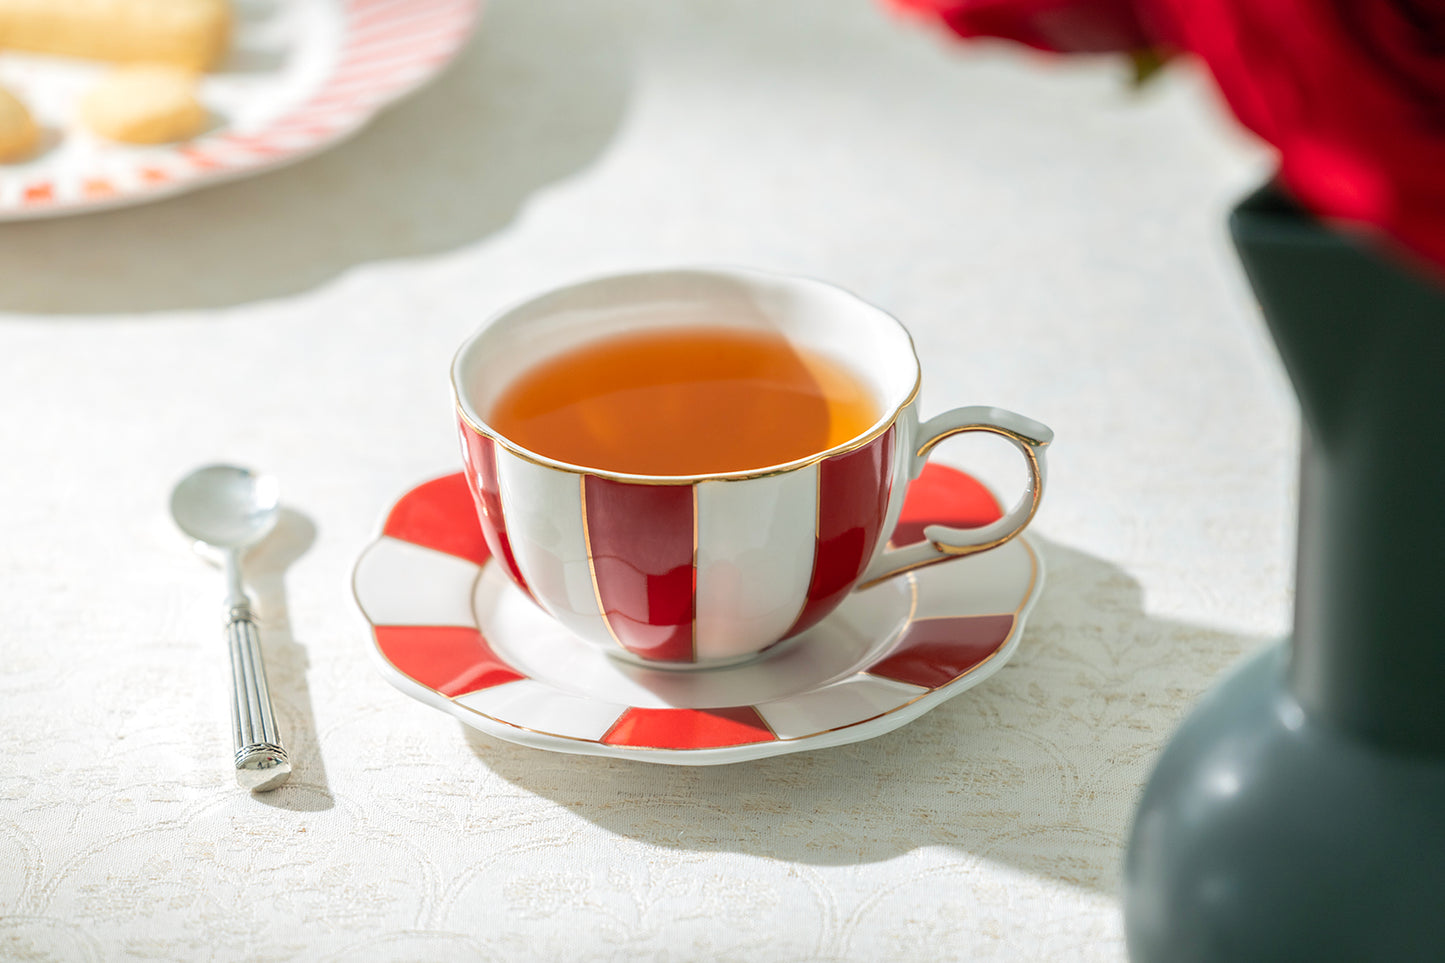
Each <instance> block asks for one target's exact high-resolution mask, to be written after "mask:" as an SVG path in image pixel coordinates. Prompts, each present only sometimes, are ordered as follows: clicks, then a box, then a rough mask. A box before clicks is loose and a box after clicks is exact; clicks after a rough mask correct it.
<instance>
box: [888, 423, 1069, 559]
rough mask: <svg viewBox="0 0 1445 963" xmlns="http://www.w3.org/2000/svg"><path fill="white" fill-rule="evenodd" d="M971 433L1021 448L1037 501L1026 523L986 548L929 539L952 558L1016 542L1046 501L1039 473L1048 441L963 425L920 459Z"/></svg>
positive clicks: (929, 444)
mask: <svg viewBox="0 0 1445 963" xmlns="http://www.w3.org/2000/svg"><path fill="white" fill-rule="evenodd" d="M967 431H987V432H990V433H992V434H995V435H1002V436H1003V437H1005V438H1007V439H1009V440H1010V441H1012V442H1014V443H1015V444H1016V445H1018V448H1019V450H1020V451H1022V452H1023V455H1024V459H1025V460H1026V461H1027V462H1028V463H1029V479H1030V481H1031V482H1032V485H1031V486H1030V487H1031V488H1032V490H1033V497H1032V498H1031V499H1030V500H1029V512H1028V514H1027V515H1025V516H1024V520H1023V521H1021V522H1019V523H1018V524H1017V525H1015V526H1014V528H1013V530H1012V531H1010V532H1009V533H1008V534H1006V535H1002V536H1000V537H998V538H995V539H993V540H992V541H988V542H984V543H983V544H982V545H948V544H945V543H943V542H935V541H933V540H932V539H929V542H930V544H932V545H933V547H934V548H936V549H938V550H939V551H940V552H943V553H944V554H945V555H947V556H949V557H950V558H957V557H960V556H963V555H977V554H978V553H979V552H986V551H988V550H989V549H991V548H998V547H999V546H1000V545H1002V544H1004V543H1005V542H1007V541H1009V540H1010V539H1012V538H1014V537H1015V536H1016V535H1018V533H1019V532H1022V531H1023V530H1024V529H1025V528H1027V527H1028V525H1029V522H1031V521H1033V520H1034V516H1035V515H1036V514H1038V511H1039V503H1040V502H1041V501H1042V500H1043V497H1044V479H1043V472H1042V471H1041V470H1040V469H1039V449H1041V448H1047V447H1048V445H1049V443H1048V442H1047V441H1039V440H1037V439H1035V438H1029V437H1027V436H1025V435H1021V434H1019V433H1018V432H1016V431H1010V430H1009V429H1007V428H1001V427H999V426H998V425H992V424H989V423H987V422H976V423H974V424H971V425H959V426H958V427H957V428H949V429H948V430H947V431H942V432H940V433H938V434H936V435H934V436H933V437H932V438H930V439H928V440H927V441H925V442H924V443H923V444H922V445H920V446H919V447H918V457H919V458H923V457H925V456H926V455H927V454H928V453H929V452H930V451H932V450H933V448H934V446H935V445H937V444H938V443H939V442H941V441H945V440H946V439H949V438H952V437H953V436H954V435H961V434H963V433H964V432H967ZM915 567H916V566H915Z"/></svg>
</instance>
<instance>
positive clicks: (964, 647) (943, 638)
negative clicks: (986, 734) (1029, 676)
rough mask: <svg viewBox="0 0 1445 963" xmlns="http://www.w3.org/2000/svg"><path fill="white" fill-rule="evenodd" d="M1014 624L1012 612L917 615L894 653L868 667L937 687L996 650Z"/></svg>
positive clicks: (876, 672)
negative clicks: (916, 618)
mask: <svg viewBox="0 0 1445 963" xmlns="http://www.w3.org/2000/svg"><path fill="white" fill-rule="evenodd" d="M1013 627H1014V617H1013V616H1012V615H974V616H968V617H965V618H956V619H947V618H944V619H920V620H919V621H917V622H914V623H913V624H912V625H910V626H909V627H908V631H906V632H905V633H904V634H903V638H902V639H900V640H899V642H898V647H897V648H896V649H895V650H894V651H893V654H892V655H890V656H888V658H886V659H883V660H882V661H881V662H878V663H877V664H875V665H874V666H872V667H871V668H870V669H869V670H868V671H869V673H870V674H872V675H880V676H883V677H884V678H885V679H894V680H896V681H898V682H911V683H912V684H914V685H921V686H923V687H924V688H928V689H937V688H938V687H939V686H941V685H947V684H948V683H950V682H952V681H953V680H954V679H957V678H958V677H959V676H961V675H963V674H964V673H966V672H968V671H969V670H970V669H972V668H973V667H974V666H976V665H978V664H979V663H981V662H983V661H984V660H985V659H987V658H988V657H989V656H991V655H993V654H994V653H995V652H997V651H998V650H999V649H1000V648H1001V647H1002V646H1003V644H1004V643H1005V642H1007V641H1008V637H1009V633H1010V632H1012V631H1013Z"/></svg>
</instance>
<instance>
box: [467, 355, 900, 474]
mask: <svg viewBox="0 0 1445 963" xmlns="http://www.w3.org/2000/svg"><path fill="white" fill-rule="evenodd" d="M880 414H881V408H880V406H879V404H878V402H877V401H876V400H874V398H873V397H872V395H871V393H870V392H869V390H868V388H867V387H866V386H865V385H864V383H863V382H862V380H861V379H860V378H858V377H857V376H856V375H854V374H853V373H852V372H850V371H848V370H847V369H846V368H845V367H843V365H842V364H840V363H839V362H837V361H835V360H833V359H831V358H828V357H825V356H824V355H822V354H820V353H818V352H815V351H810V350H808V349H807V348H805V347H803V346H801V345H797V344H794V343H792V342H790V341H788V339H786V338H785V337H783V336H782V335H781V334H779V333H777V332H774V331H768V330H749V329H735V328H724V327H700V328H694V327H683V328H661V329H652V330H644V331H633V332H626V333H622V334H614V335H612V336H610V337H606V338H601V339H598V340H595V341H591V342H588V343H586V344H582V345H579V346H577V347H574V348H572V349H570V350H568V351H565V352H563V353H561V354H558V355H556V356H554V357H552V358H549V359H546V360H544V361H542V362H540V363H538V364H535V365H533V366H532V367H530V368H528V369H526V370H525V371H523V372H522V373H521V374H519V375H518V376H517V377H516V379H515V380H514V381H512V382H511V384H509V385H508V386H507V388H506V389H505V390H504V391H503V392H502V393H501V394H500V396H499V397H498V398H497V399H496V401H495V402H494V403H493V405H492V409H491V412H490V421H491V424H492V425H493V426H494V427H495V428H496V429H497V430H498V431H499V432H501V433H502V434H503V435H505V436H506V437H508V438H510V439H511V440H513V441H515V442H517V443H518V444H520V445H522V446H523V447H525V448H527V449H529V450H531V451H534V452H537V453H538V454H541V455H546V456H547V457H549V458H555V459H557V460H558V461H563V462H568V463H570V464H573V465H588V466H591V467H594V468H600V469H604V470H607V471H615V472H626V473H629V474H638V475H697V474H707V473H716V472H737V471H747V470H749V469H756V468H765V467H768V466H771V465H780V464H783V463H785V462H790V461H794V460H796V459H799V458H805V457H807V456H809V455H812V454H815V453H817V452H820V451H827V450H828V449H830V448H833V447H835V446H837V445H840V444H842V443H843V442H845V441H847V440H848V439H850V438H853V437H855V436H857V435H860V434H862V433H863V432H864V431H866V430H867V429H868V428H869V426H871V425H872V424H873V423H874V422H875V421H877V420H878V417H879V415H880Z"/></svg>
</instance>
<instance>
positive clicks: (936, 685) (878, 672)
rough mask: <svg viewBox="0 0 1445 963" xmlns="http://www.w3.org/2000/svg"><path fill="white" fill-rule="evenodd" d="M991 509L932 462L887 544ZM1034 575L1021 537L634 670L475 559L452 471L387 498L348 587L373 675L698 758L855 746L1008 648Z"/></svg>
mask: <svg viewBox="0 0 1445 963" xmlns="http://www.w3.org/2000/svg"><path fill="white" fill-rule="evenodd" d="M999 514H1000V510H999V506H998V502H997V501H996V500H995V499H994V497H993V496H992V494H990V493H989V491H988V490H987V489H986V488H984V487H983V486H982V485H981V484H980V483H979V482H977V481H976V480H974V479H973V478H972V477H970V476H969V475H966V474H964V473H962V472H960V471H957V470H954V469H951V468H947V467H944V466H942V465H933V464H930V465H928V466H927V467H926V468H925V469H924V472H923V474H922V475H921V476H920V477H919V478H918V480H916V481H915V482H914V483H913V485H912V486H911V487H910V489H909V492H908V498H907V501H906V502H905V503H904V506H903V512H902V516H901V517H900V520H899V524H898V527H897V528H896V529H895V530H894V535H893V541H894V543H895V544H906V543H908V542H913V541H919V540H920V539H921V538H922V529H923V525H924V523H934V522H941V523H943V524H949V525H978V524H981V523H983V522H986V521H989V520H991V519H993V518H996V517H998V516H999ZM1043 576H1044V573H1043V566H1042V563H1041V561H1040V559H1039V556H1038V553H1037V552H1036V551H1035V550H1034V548H1033V546H1032V545H1030V544H1029V543H1028V541H1027V540H1026V538H1024V537H1020V538H1017V539H1015V540H1014V541H1012V542H1009V543H1008V544H1006V545H1004V546H1002V547H1000V548H997V549H994V550H993V551H990V552H986V553H984V554H981V555H974V556H969V557H965V558H959V559H955V560H953V561H949V562H944V563H941V564H938V565H934V566H930V567H928V568H923V569H919V570H917V571H915V572H912V573H910V574H908V575H905V576H900V577H898V578H895V579H892V580H890V581H888V582H885V583H883V584H881V585H878V586H876V587H874V588H870V589H868V590H866V591H861V592H854V593H853V595H852V596H850V597H849V598H848V599H846V600H845V601H844V602H843V604H842V605H841V606H839V608H838V609H837V610H836V611H835V612H834V613H833V614H831V615H830V616H828V618H826V619H824V620H823V621H822V622H820V623H819V624H818V625H816V626H814V627H813V628H812V629H809V630H808V631H807V632H804V633H803V634H801V635H799V636H798V637H796V638H794V639H792V640H789V641H787V642H785V643H782V644H780V645H777V646H774V647H773V648H771V649H769V650H767V651H765V652H763V653H762V654H761V655H759V656H758V657H757V658H756V659H754V660H752V661H750V662H748V663H745V664H743V665H738V666H730V667H727V668H718V669H704V670H696V671H676V670H666V669H651V668H645V667H639V666H636V665H631V664H628V663H624V662H621V661H619V660H617V659H613V658H611V657H609V656H608V655H606V654H605V653H603V652H601V651H600V650H598V649H596V648H594V647H592V646H591V645H589V644H588V643H586V642H583V641H582V640H581V639H579V638H577V637H576V636H574V635H572V634H571V633H569V632H568V631H567V630H566V629H564V628H562V627H561V626H560V625H558V624H557V623H556V622H555V621H553V620H552V618H551V617H550V616H548V615H547V614H546V613H545V612H543V611H542V610H541V609H540V608H538V607H537V606H536V605H535V604H534V603H533V602H532V601H531V600H530V599H529V598H527V597H526V596H525V595H524V594H523V593H522V592H521V591H520V590H519V589H517V588H516V587H515V586H514V585H513V584H512V583H511V582H510V581H509V580H508V579H507V577H506V575H505V574H504V573H503V572H502V571H501V568H500V566H497V565H492V564H490V553H489V552H488V550H487V546H486V542H485V541H484V540H483V538H482V534H481V529H480V527H479V525H478V523H477V520H476V514H475V509H474V508H473V503H472V497H471V494H470V492H469V491H468V490H467V486H466V481H465V479H464V478H463V476H462V475H461V474H460V473H458V474H455V475H447V476H444V477H441V478H437V479H434V480H432V481H429V482H425V483H423V484H421V485H419V486H417V487H416V488H413V489H412V490H411V491H409V492H407V493H406V494H405V495H403V496H402V498H401V499H400V500H399V501H397V503H396V504H395V505H393V506H392V508H391V510H390V511H389V512H388V514H387V516H386V519H385V521H384V522H383V525H382V530H381V533H380V535H379V536H378V537H377V539H376V540H375V541H374V542H372V543H371V544H370V545H369V546H368V547H367V548H366V550H365V551H364V552H363V553H362V554H361V557H360V558H359V559H358V560H357V563H356V570H355V572H354V574H353V578H352V585H353V589H354V591H355V594H356V600H357V603H358V604H359V605H360V607H361V611H362V614H363V615H364V616H365V617H366V619H367V621H368V622H369V623H370V624H371V628H372V638H373V642H374V647H373V651H374V653H375V654H376V656H377V664H378V666H379V667H380V669H381V673H382V675H384V676H385V677H386V679H387V681H389V682H391V683H392V684H393V685H395V686H396V687H397V688H399V689H401V691H403V692H405V693H407V694H408V695H410V696H413V697H414V698H416V699H419V700H421V701H422V702H425V703H427V704H428V705H432V706H435V707H437V708H438V709H442V710H444V711H446V712H450V713H451V714H452V715H454V716H456V717H457V718H459V719H461V720H462V721H463V722H465V723H466V724H467V725H469V726H472V727H474V728H477V729H480V730H482V731H483V732H486V733H489V734H491V735H493V736H496V737H498V738H501V739H505V740H508V741H510V742H515V743H520V744H522V745H526V746H532V747H535V748H538V749H550V750H555V751H560V752H572V753H583V754H588V755H599V756H615V757H619V758H624V759H637V760H640V761H643V762H658V763H669V764H673V765H712V764H717V763H728V762H741V761H744V760H748V759H758V758H761V757H763V756H773V755H778V754H781V753H785V752H799V751H802V750H805V749H819V748H823V747H826V746H836V745H842V744H844V743H849V742H858V741H861V740H863V739H870V738H872V737H874V736H878V735H881V734H883V733H885V732H889V731H891V730H893V729H896V728H898V727H899V726H901V725H904V724H905V723H907V722H909V721H911V720H913V719H915V718H917V717H918V716H920V715H922V714H923V713H925V712H927V711H928V710H929V709H931V708H933V707H934V706H936V705H938V704H940V703H942V702H943V701H944V700H946V699H949V698H951V697H953V696H955V695H958V694H959V693H960V692H963V691H964V690H966V689H969V688H972V687H973V686H975V685H977V684H978V683H980V682H982V681H983V680H984V679H986V678H988V677H989V676H990V675H992V674H993V673H995V672H997V671H998V670H999V669H1000V668H1002V667H1003V665H1004V663H1005V662H1007V661H1008V659H1009V657H1010V656H1011V655H1012V654H1013V651H1014V649H1015V648H1017V646H1018V641H1019V636H1020V635H1021V634H1022V631H1023V625H1024V618H1025V616H1026V615H1027V614H1028V611H1029V609H1030V607H1031V606H1032V605H1033V603H1034V600H1035V599H1037V598H1038V594H1039V591H1040V589H1041V588H1042V586H1043Z"/></svg>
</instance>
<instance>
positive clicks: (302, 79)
mask: <svg viewBox="0 0 1445 963" xmlns="http://www.w3.org/2000/svg"><path fill="white" fill-rule="evenodd" d="M234 7H235V11H236V30H235V35H234V37H233V39H232V44H231V54H230V56H229V57H228V59H227V60H226V61H225V62H224V63H222V64H221V65H220V67H219V68H218V69H217V70H216V71H215V72H213V73H209V74H206V75H205V77H204V78H203V80H202V86H201V92H202V99H203V100H204V101H205V103H206V105H207V106H208V107H209V108H211V111H212V114H213V116H214V126H213V127H212V129H211V130H209V131H208V132H207V133H206V134H204V135H202V136H201V137H199V138H196V139H195V140H191V141H187V142H185V143H181V144H170V145H165V146H160V147H130V146H126V145H121V144H113V143H109V142H106V141H103V140H101V139H99V138H96V137H93V136H91V135H89V134H88V133H86V132H85V131H83V130H81V129H80V128H79V126H78V125H77V124H76V123H75V122H74V120H73V116H74V111H75V104H76V101H77V99H78V98H79V97H80V95H81V94H82V93H83V92H84V91H85V89H86V88H87V87H89V86H90V85H91V84H92V83H94V82H95V80H96V78H97V77H99V76H100V75H101V73H102V72H104V71H105V70H107V69H108V66H107V65H105V64H100V63H94V62H89V61H81V60H72V59H67V58H61V57H44V56H39V55H33V54H21V53H13V52H10V51H0V84H3V85H4V86H6V87H8V88H10V89H11V90H12V91H14V92H15V93H16V94H17V95H18V96H19V97H20V98H21V99H22V100H23V101H25V102H26V103H27V104H28V105H29V106H30V109H31V111H32V113H34V114H35V116H36V119H37V121H38V122H40V123H41V124H42V125H43V126H44V127H45V128H46V141H45V146H44V149H43V150H42V151H41V153H39V154H38V155H37V156H36V157H34V158H33V159H31V160H29V161H26V162H25V163H22V164H0V220H23V219H29V218H39V217H55V216H59V215H65V214H78V213H83V212H86V211H93V210H101V209H104V208H111V207H122V206H125V205H130V204H141V203H145V202H148V201H152V200H156V199H158V198H161V197H168V196H170V195H173V194H179V193H182V192H184V191H189V190H195V189H196V188H198V187H203V186H207V185H210V184H217V183H220V182H223V181H227V180H232V179H234V178H238V177H244V176H248V175H250V174H256V173H260V172H261V171H266V170H271V169H273V168H276V167H280V166H282V165H285V164H290V163H293V162H295V161H298V160H300V159H302V158H304V157H308V156H310V155H312V154H315V153H317V152H319V151H321V150H324V149H325V148H327V147H331V146H333V145H335V144H337V143H339V142H341V141H342V140H344V139H345V138H346V137H348V136H350V135H351V134H354V133H355V132H356V131H358V130H360V129H361V128H362V127H363V126H364V125H365V124H366V123H367V121H369V120H370V119H371V118H372V117H373V116H375V114H376V113H377V111H379V110H381V109H382V108H383V107H385V106H386V105H388V104H390V103H393V102H394V101H396V100H397V99H398V98H400V97H403V96H405V95H406V94H408V93H411V92H412V91H414V90H416V89H417V88H418V87H420V86H421V85H422V84H424V83H426V82H427V81H428V80H430V79H431V78H433V77H434V76H436V74H437V73H438V72H439V71H440V70H441V68H442V67H444V66H445V65H446V64H447V63H448V62H449V61H450V60H451V59H452V58H453V57H454V56H455V55H456V53H457V51H458V50H460V49H461V47H462V44H463V43H464V42H465V41H466V39H467V37H468V36H469V35H470V33H471V30H472V28H473V26H474V24H475V23H476V20H477V16H478V14H479V13H480V11H481V0H284V2H283V0H234Z"/></svg>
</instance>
